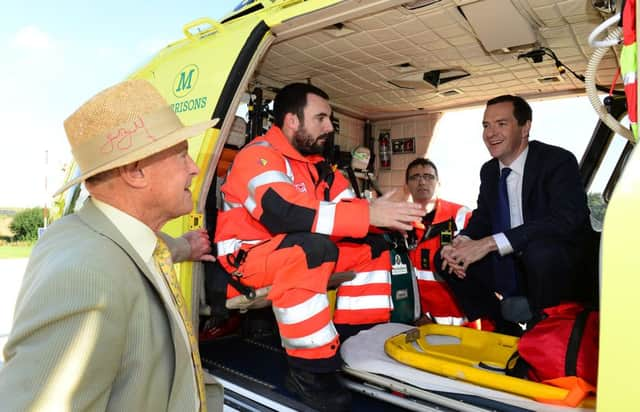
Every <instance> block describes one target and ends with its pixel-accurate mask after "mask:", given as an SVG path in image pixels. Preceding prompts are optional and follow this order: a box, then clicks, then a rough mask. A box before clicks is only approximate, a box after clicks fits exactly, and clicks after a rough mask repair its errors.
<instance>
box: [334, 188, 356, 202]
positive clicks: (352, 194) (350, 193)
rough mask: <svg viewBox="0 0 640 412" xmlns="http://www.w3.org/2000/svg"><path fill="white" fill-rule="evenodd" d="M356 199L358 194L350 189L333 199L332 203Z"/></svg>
mask: <svg viewBox="0 0 640 412" xmlns="http://www.w3.org/2000/svg"><path fill="white" fill-rule="evenodd" d="M354 197H356V193H355V192H354V191H353V189H351V188H350V187H349V188H347V189H344V190H343V191H342V192H340V193H338V195H337V196H336V197H334V198H333V199H331V201H332V202H339V201H341V200H342V199H353V198H354Z"/></svg>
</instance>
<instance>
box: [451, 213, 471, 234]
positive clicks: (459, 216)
mask: <svg viewBox="0 0 640 412" xmlns="http://www.w3.org/2000/svg"><path fill="white" fill-rule="evenodd" d="M469 212H471V209H469V208H468V207H466V206H462V207H461V208H460V209H458V213H456V219H455V221H456V231H455V233H454V235H457V234H458V232H460V231H461V230H462V228H463V227H464V222H465V220H466V218H467V213H469Z"/></svg>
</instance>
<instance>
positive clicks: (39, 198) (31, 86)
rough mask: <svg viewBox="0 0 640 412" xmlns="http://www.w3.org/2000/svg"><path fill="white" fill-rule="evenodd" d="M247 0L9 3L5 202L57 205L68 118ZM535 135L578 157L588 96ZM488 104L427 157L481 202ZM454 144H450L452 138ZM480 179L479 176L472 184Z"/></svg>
mask: <svg viewBox="0 0 640 412" xmlns="http://www.w3.org/2000/svg"><path fill="white" fill-rule="evenodd" d="M237 3H239V0H233V1H230V0H215V1H214V0H190V1H189V2H182V3H181V2H176V1H167V0H156V1H154V2H145V4H146V5H145V4H142V2H136V1H123V0H109V1H101V2H97V1H77V0H60V1H55V2H54V1H43V0H33V1H29V2H16V1H14V2H8V3H7V4H3V9H2V14H1V17H0V56H1V57H0V79H3V84H2V86H3V87H2V97H1V98H0V121H1V124H2V125H3V132H2V135H0V141H1V145H0V207H34V206H44V205H45V204H51V200H52V199H51V194H52V193H53V192H54V191H55V190H56V189H57V188H58V187H59V186H60V185H61V184H62V180H63V178H64V173H63V172H62V169H63V166H64V165H65V164H68V162H69V160H70V158H71V155H70V150H69V145H68V143H67V139H66V136H65V133H64V129H63V121H64V119H66V118H67V117H68V116H69V115H70V114H71V113H72V112H73V111H74V110H76V109H77V108H78V107H79V106H80V105H81V104H82V103H83V102H84V101H86V100H87V99H88V98H90V97H91V96H92V95H94V94H95V93H97V92H98V91H100V90H102V89H104V88H106V87H108V86H110V85H112V84H115V83H117V82H118V81H121V80H123V79H124V78H126V77H127V76H128V75H129V74H130V73H132V72H133V71H135V70H136V69H137V68H138V67H140V66H141V65H142V64H143V63H144V62H146V61H147V60H148V59H149V58H150V57H151V56H153V55H154V54H155V53H156V52H157V51H158V50H160V49H161V48H163V47H164V46H166V45H167V44H169V43H171V42H173V41H175V40H178V39H180V38H181V37H182V36H183V34H182V27H183V25H184V24H186V23H188V22H190V21H193V20H195V19H197V18H201V17H211V18H214V19H218V20H220V19H221V18H222V17H223V16H225V15H226V14H227V13H228V12H230V11H231V10H232V9H233V8H234V6H236V4H237ZM533 109H534V121H533V127H532V131H531V137H532V139H539V140H543V141H545V142H550V143H553V144H558V145H560V146H563V147H567V148H568V149H569V150H572V151H573V152H574V154H576V157H577V158H578V160H580V157H581V156H582V151H583V150H584V145H586V142H587V141H588V136H590V135H591V131H592V129H593V125H594V124H595V121H596V115H595V112H594V111H593V109H591V107H590V105H589V103H588V101H587V100H586V98H571V99H569V100H566V99H565V100H553V101H547V102H544V103H536V102H533ZM482 112H483V108H478V109H472V110H465V111H458V112H450V113H446V114H445V116H444V117H443V118H442V119H441V121H440V122H439V124H438V126H437V128H436V132H435V133H436V134H435V136H434V139H433V140H432V144H431V147H430V149H429V152H428V155H429V156H430V157H432V158H433V159H434V160H435V161H436V164H438V165H439V169H440V175H441V192H440V194H441V195H442V196H443V197H445V198H449V199H450V200H454V201H458V202H461V203H464V204H466V205H468V206H470V207H474V206H475V199H476V197H477V188H478V185H479V177H478V171H479V169H480V165H481V164H482V162H484V161H486V160H487V158H488V155H487V151H486V149H485V148H484V145H483V143H482V139H481V132H482V128H481V121H482ZM452 138H455V139H456V144H451V139H452ZM577 142H582V143H577ZM474 179H475V180H474Z"/></svg>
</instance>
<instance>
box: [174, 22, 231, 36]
mask: <svg viewBox="0 0 640 412" xmlns="http://www.w3.org/2000/svg"><path fill="white" fill-rule="evenodd" d="M200 26H209V27H205V28H204V29H202V28H200ZM194 29H198V30H197V31H196V32H194V31H192V30H194ZM223 31H224V26H223V25H222V24H220V23H218V22H217V21H215V20H214V19H212V18H210V17H202V18H199V19H196V20H194V21H192V22H190V23H187V24H185V25H184V27H182V32H183V33H184V35H185V37H187V38H188V39H191V40H195V39H196V38H197V37H199V36H201V35H203V34H205V33H207V34H208V33H213V32H218V33H222V32H223Z"/></svg>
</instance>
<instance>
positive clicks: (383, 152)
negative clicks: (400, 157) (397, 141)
mask: <svg viewBox="0 0 640 412" xmlns="http://www.w3.org/2000/svg"><path fill="white" fill-rule="evenodd" d="M378 145H379V147H378V148H379V153H380V168H381V169H388V168H390V167H391V142H390V141H389V133H380V138H379V139H378Z"/></svg>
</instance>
